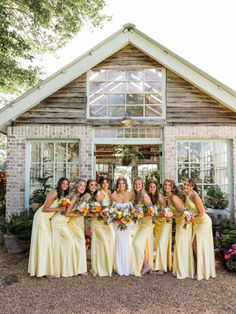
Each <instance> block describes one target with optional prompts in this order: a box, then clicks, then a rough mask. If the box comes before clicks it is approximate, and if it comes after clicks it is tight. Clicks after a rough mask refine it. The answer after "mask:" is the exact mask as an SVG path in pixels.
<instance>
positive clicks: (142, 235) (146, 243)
mask: <svg viewBox="0 0 236 314" xmlns="http://www.w3.org/2000/svg"><path fill="white" fill-rule="evenodd" d="M153 227H154V225H153V223H152V217H144V218H143V222H137V223H136V226H135V230H134V238H133V263H132V264H133V273H134V275H135V276H139V277H140V276H141V270H142V266H143V261H144V257H146V260H147V262H148V264H149V265H150V267H151V268H153Z"/></svg>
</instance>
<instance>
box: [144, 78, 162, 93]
mask: <svg viewBox="0 0 236 314" xmlns="http://www.w3.org/2000/svg"><path fill="white" fill-rule="evenodd" d="M144 87H145V92H148V93H158V92H159V93H160V92H161V82H155V81H154V82H145V83H144Z"/></svg>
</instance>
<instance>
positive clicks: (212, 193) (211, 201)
mask: <svg viewBox="0 0 236 314" xmlns="http://www.w3.org/2000/svg"><path fill="white" fill-rule="evenodd" d="M204 205H205V207H206V208H215V209H225V208H226V207H227V206H228V200H227V195H226V194H225V193H223V192H222V191H221V189H220V187H219V186H218V185H216V186H213V187H212V188H211V189H209V190H208V191H207V194H206V197H205V200H204Z"/></svg>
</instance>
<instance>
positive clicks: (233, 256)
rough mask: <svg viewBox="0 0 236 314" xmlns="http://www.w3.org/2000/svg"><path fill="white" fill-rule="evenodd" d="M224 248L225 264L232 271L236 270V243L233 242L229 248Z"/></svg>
mask: <svg viewBox="0 0 236 314" xmlns="http://www.w3.org/2000/svg"><path fill="white" fill-rule="evenodd" d="M222 250H223V253H224V259H225V266H226V268H227V269H229V270H230V271H235V272H236V243H235V244H233V245H232V246H231V247H230V249H229V250H224V249H222Z"/></svg>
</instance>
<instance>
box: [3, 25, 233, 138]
mask: <svg viewBox="0 0 236 314" xmlns="http://www.w3.org/2000/svg"><path fill="white" fill-rule="evenodd" d="M129 43H130V44H132V45H134V46H135V47H137V48H138V49H140V50H142V51H143V52H144V53H146V54H147V55H149V56H150V57H151V58H153V59H154V60H156V61H158V62H159V63H161V64H162V65H163V66H165V67H166V68H167V69H170V70H171V71H173V72H175V73H176V74H178V75H179V76H181V77H182V78H184V79H185V80H187V81H188V82H190V83H192V84H193V85H195V86H196V87H198V88H199V89H201V90H202V91H204V92H206V93H207V94H208V95H210V96H212V97H213V98H214V99H216V100H218V101H219V102H221V103H222V104H224V105H225V106H226V107H228V108H229V109H231V110H233V111H235V112H236V92H235V91H233V90H231V89H230V88H229V87H227V86H225V85H224V84H222V83H220V82H218V81H217V80H215V79H214V78H212V77H210V76H209V75H208V74H206V73H204V72H203V71H201V70H199V69H198V68H196V67H194V66H193V65H192V64H190V63H188V62H187V61H186V60H184V59H182V58H180V57H179V56H177V55H175V54H174V53H173V52H171V51H170V50H168V49H167V48H165V47H163V46H162V45H160V44H159V43H157V42H155V41H154V40H153V39H151V38H150V37H148V36H147V35H145V34H143V33H142V32H140V31H139V30H137V29H136V28H133V27H131V28H130V29H127V28H125V26H124V28H123V29H121V30H119V31H118V32H116V33H115V34H113V35H112V36H110V37H109V38H107V39H106V40H104V41H103V42H101V43H100V44H99V45H97V46H95V47H94V48H92V49H91V50H90V51H88V52H87V53H85V54H84V55H82V56H81V57H79V58H77V59H76V60H74V61H73V62H71V63H69V64H68V65H67V66H65V67H64V68H62V69H61V70H60V71H58V72H56V73H55V74H54V75H52V76H50V77H49V78H48V79H46V80H45V81H43V82H42V83H41V84H39V85H38V86H36V87H34V88H32V89H31V90H29V91H28V92H26V93H25V94H23V95H22V96H20V97H18V98H17V99H15V100H14V101H13V102H11V103H10V104H9V105H7V106H5V107H4V108H2V109H1V110H0V131H1V132H3V133H5V132H6V129H7V126H8V125H10V124H11V122H12V121H14V120H15V119H16V118H17V117H19V116H20V115H21V114H23V113H24V112H25V111H27V110H29V109H30V108H32V107H34V106H36V105H37V104H39V103H40V102H41V101H43V100H44V99H45V98H47V97H48V96H50V95H52V94H53V93H55V92H56V91H57V90H59V89H60V88H62V87H63V86H65V85H67V84H68V83H70V82H71V81H73V80H74V79H76V78H77V77H78V76H80V75H82V74H83V73H85V72H87V71H88V70H89V69H91V68H92V67H94V66H96V65H97V64H98V63H100V62H101V61H103V60H105V59H106V58H108V57H109V56H111V55H112V54H114V53H115V52H117V51H119V50H120V49H122V48H123V47H125V46H126V45H127V44H129Z"/></svg>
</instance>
